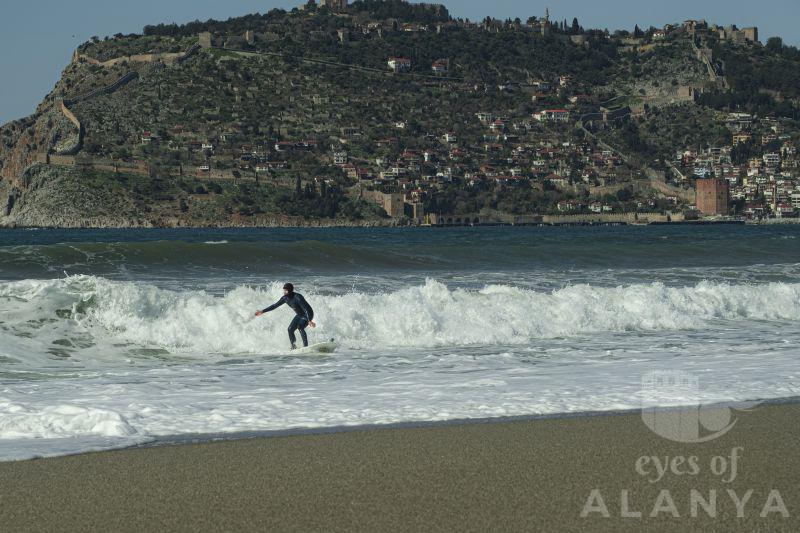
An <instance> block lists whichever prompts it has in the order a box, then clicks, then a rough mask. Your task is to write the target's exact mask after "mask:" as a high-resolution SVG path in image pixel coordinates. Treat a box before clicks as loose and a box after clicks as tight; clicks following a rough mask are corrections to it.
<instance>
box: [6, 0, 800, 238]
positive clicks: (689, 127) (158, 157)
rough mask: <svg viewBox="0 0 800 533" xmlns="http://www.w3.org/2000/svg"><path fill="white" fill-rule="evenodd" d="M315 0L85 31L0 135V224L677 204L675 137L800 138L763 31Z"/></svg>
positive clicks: (690, 143) (330, 218) (371, 218)
mask: <svg viewBox="0 0 800 533" xmlns="http://www.w3.org/2000/svg"><path fill="white" fill-rule="evenodd" d="M312 4H313V3H309V5H306V6H304V8H303V9H295V10H292V11H290V12H285V11H282V10H273V11H270V12H269V13H266V14H264V15H251V16H247V17H240V18H235V19H230V20H228V21H207V22H195V23H190V24H187V25H183V26H176V25H156V26H148V27H146V28H145V29H144V32H143V34H142V35H117V36H114V37H111V38H106V39H98V38H95V39H92V40H91V41H89V42H87V43H84V44H83V45H81V46H80V47H79V48H78V49H77V50H76V51H75V55H74V58H73V61H72V62H71V63H70V65H68V66H67V68H66V69H65V70H64V72H63V74H62V77H61V79H60V80H59V82H58V83H57V84H56V86H55V88H54V89H53V91H52V92H51V93H50V94H49V95H48V96H47V97H46V98H45V99H44V101H43V102H42V103H41V104H40V105H39V106H38V108H37V109H36V112H35V113H34V114H33V115H31V116H30V117H28V118H25V119H23V120H19V121H15V122H12V123H10V124H6V125H5V126H3V127H2V128H1V129H0V176H1V177H2V180H0V224H2V225H33V226H39V225H57V226H81V225H89V226H98V225H99V226H130V225H137V226H152V225H155V226H176V225H282V224H397V223H409V222H412V223H423V222H430V221H431V220H430V217H429V216H427V217H426V214H427V215H437V216H439V217H440V218H441V217H452V216H458V217H460V218H459V219H464V220H466V219H467V218H469V219H470V220H472V219H473V218H478V217H479V216H480V217H481V220H484V219H487V220H488V219H489V218H491V217H495V218H496V219H498V220H504V219H503V217H507V216H517V217H521V216H529V217H535V216H541V215H548V214H551V215H552V214H558V213H561V212H564V211H572V212H575V213H581V212H585V213H590V212H596V211H595V208H596V205H595V204H597V205H600V206H601V207H599V209H600V210H602V211H608V212H634V211H643V212H644V211H652V212H656V211H658V212H663V211H664V210H666V209H670V210H673V211H680V210H682V209H683V208H684V207H683V206H681V205H680V204H681V202H685V203H686V204H687V205H688V204H691V203H692V201H691V194H690V193H691V186H692V182H691V179H687V176H686V173H685V172H682V171H680V170H679V169H677V168H675V170H674V171H673V170H672V168H673V165H672V163H671V162H672V161H673V160H674V159H675V153H676V152H677V151H680V150H687V149H688V150H695V151H698V150H702V149H705V148H708V147H709V146H710V145H712V144H713V145H714V146H718V145H720V144H721V143H728V144H729V145H730V144H731V143H732V136H733V135H734V132H733V130H732V129H731V128H730V127H729V126H727V125H726V122H725V121H726V117H727V113H730V112H731V111H737V112H742V111H747V112H750V113H757V114H758V115H760V116H761V117H773V119H774V120H775V121H776V124H780V134H781V135H783V137H782V143H786V142H790V143H792V142H795V141H796V140H797V131H798V129H797V127H796V122H795V120H796V119H797V118H798V111H797V109H798V94H797V87H798V85H797V83H796V81H797V80H796V76H797V72H798V69H797V67H798V64H800V59H799V58H798V55H797V52H796V49H793V48H790V47H784V46H783V45H782V44H781V43H776V42H775V41H774V40H770V42H769V43H768V46H762V45H761V44H760V43H757V42H749V41H746V39H745V40H744V41H743V42H742V39H739V41H737V42H733V40H732V39H729V38H723V37H721V36H724V32H723V31H717V30H715V29H714V28H713V27H708V26H706V27H705V28H702V27H699V28H698V27H695V26H694V25H692V26H691V27H688V26H687V25H682V26H675V27H672V26H670V27H668V28H665V29H663V30H662V29H655V28H651V29H649V30H647V31H640V30H638V28H637V31H636V32H634V33H631V34H629V33H627V32H617V33H615V34H608V33H606V32H603V31H596V30H586V29H584V28H582V27H581V26H580V24H579V22H578V21H577V19H576V20H574V21H573V22H572V23H571V24H569V23H567V21H564V22H555V21H551V20H549V17H547V16H545V17H541V18H536V17H531V18H530V19H529V20H527V21H525V22H523V21H520V20H516V21H511V20H508V21H498V20H492V19H486V20H484V21H481V22H478V23H475V22H470V21H464V20H457V19H453V18H452V17H450V15H449V13H448V11H447V9H446V8H444V7H443V6H435V5H411V4H406V3H405V2H401V1H394V0H393V1H387V2H381V1H377V0H370V1H361V2H355V3H354V4H352V5H351V6H349V7H348V8H346V10H344V11H341V12H333V11H331V10H329V9H328V8H318V7H316V6H315V5H312ZM723 65H724V66H723ZM784 71H788V72H789V74H785V73H784ZM748 80H749V81H748ZM752 80H758V81H757V82H753V81H752ZM754 83H756V84H755V85H754ZM678 124H682V125H681V126H677V125H678ZM759 127H761V125H760V123H758V125H755V126H754V128H753V129H754V133H757V130H758V128H759ZM770 127H771V126H770ZM767 144H768V143H765V144H764V146H766V145H767ZM781 146H783V144H781ZM779 148H780V147H779ZM753 155H759V154H757V153H756V151H755V150H753ZM787 160H788V158H787ZM654 179H655V180H657V181H658V183H653V180H654ZM670 191H674V192H670ZM670 197H674V198H677V199H678V200H677V204H676V201H675V200H670ZM670 201H672V204H669V202H670Z"/></svg>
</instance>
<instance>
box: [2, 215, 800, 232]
mask: <svg viewBox="0 0 800 533" xmlns="http://www.w3.org/2000/svg"><path fill="white" fill-rule="evenodd" d="M794 225H800V218H792V219H786V218H785V219H769V220H684V221H676V222H648V223H644V224H637V223H630V222H628V221H624V220H619V221H597V220H591V219H587V220H584V221H573V222H535V223H534V222H531V223H519V224H512V223H501V222H497V223H478V224H400V223H398V222H397V221H394V220H392V221H369V222H362V223H339V222H328V221H309V222H308V223H303V224H233V223H231V224H204V225H191V224H164V225H158V224H134V225H107V224H100V225H91V224H76V225H65V226H38V225H31V226H28V225H16V224H14V225H3V224H0V231H3V230H9V231H13V230H103V229H107V230H127V229H168V230H175V229H186V230H218V229H284V228H285V229H314V228H331V229H333V228H337V229H338V228H380V229H385V228H401V229H409V228H437V229H445V228H491V227H600V226H602V227H615V226H635V227H642V226H794Z"/></svg>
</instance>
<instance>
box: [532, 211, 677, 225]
mask: <svg viewBox="0 0 800 533" xmlns="http://www.w3.org/2000/svg"><path fill="white" fill-rule="evenodd" d="M683 219H684V217H683V213H589V214H585V213H582V214H575V215H544V216H543V217H542V222H544V223H546V224H581V223H586V222H601V223H614V222H624V223H626V224H646V223H649V222H670V221H672V222H681V221H683Z"/></svg>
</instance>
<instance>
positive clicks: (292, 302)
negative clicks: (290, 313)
mask: <svg viewBox="0 0 800 533" xmlns="http://www.w3.org/2000/svg"><path fill="white" fill-rule="evenodd" d="M283 304H287V305H288V306H289V307H291V308H292V310H294V312H295V317H294V319H293V320H292V323H291V324H289V341H290V342H291V343H292V350H294V349H295V348H297V345H296V344H295V343H296V342H297V338H296V337H295V336H294V332H295V331H297V330H298V329H299V330H300V338H302V339H303V346H308V336H306V326H311V327H312V328H315V327H317V325H316V324H315V323H314V310H313V309H312V308H311V306H310V305H308V302H307V301H306V299H305V298H303V295H302V294H298V293H296V292H294V285H292V284H291V283H287V284H285V285H284V286H283V298H281V299H280V300H278V301H277V302H275V303H274V304H272V305H270V306H269V307H267V308H266V309H264V310H262V311H256V316H261V315H263V314H264V313H269V312H270V311H272V310H273V309H277V308H278V307H280V306H282V305H283Z"/></svg>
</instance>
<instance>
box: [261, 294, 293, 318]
mask: <svg viewBox="0 0 800 533" xmlns="http://www.w3.org/2000/svg"><path fill="white" fill-rule="evenodd" d="M285 303H286V297H285V296H284V297H283V298H281V299H280V300H278V301H277V302H275V303H274V304H272V305H270V306H269V307H267V308H265V309H262V310H261V311H256V316H261V315H263V314H264V313H269V312H270V311H272V310H273V309H277V308H278V307H280V306H282V305H283V304H285Z"/></svg>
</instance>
